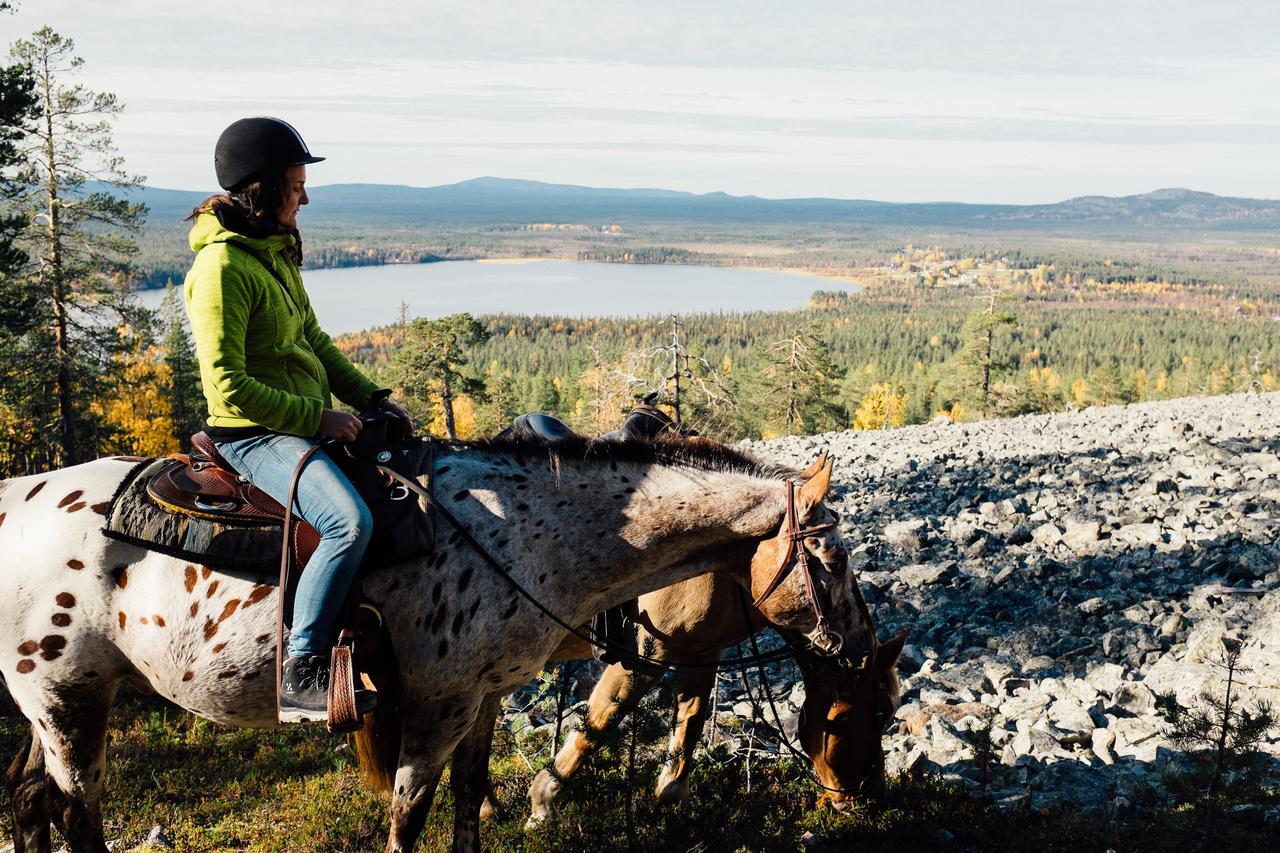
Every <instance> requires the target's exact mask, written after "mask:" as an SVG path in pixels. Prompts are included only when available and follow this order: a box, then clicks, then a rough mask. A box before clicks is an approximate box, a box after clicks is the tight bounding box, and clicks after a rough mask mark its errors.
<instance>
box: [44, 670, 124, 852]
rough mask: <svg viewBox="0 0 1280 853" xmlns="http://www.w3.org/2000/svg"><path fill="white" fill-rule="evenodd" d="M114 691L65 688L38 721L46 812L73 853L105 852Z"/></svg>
mask: <svg viewBox="0 0 1280 853" xmlns="http://www.w3.org/2000/svg"><path fill="white" fill-rule="evenodd" d="M115 691H116V685H115V684H110V685H105V684H93V685H77V687H76V688H74V689H71V688H64V689H61V690H58V691H56V692H54V693H53V694H52V695H51V697H50V698H51V699H53V701H52V702H51V703H50V704H49V705H48V706H47V707H46V708H45V709H44V710H43V712H42V713H40V714H39V715H38V717H37V721H38V722H40V723H43V726H41V727H40V729H39V730H38V733H39V734H40V740H41V741H42V742H43V744H44V763H45V767H46V768H47V773H48V781H47V785H46V795H47V797H48V804H49V809H50V812H51V814H52V817H53V820H54V823H55V824H56V825H57V827H58V829H59V831H61V833H62V835H63V838H64V839H66V842H67V846H68V847H69V848H71V849H72V850H75V851H77V853H80V851H92V853H105V851H106V850H107V844H106V839H105V838H104V837H103V834H102V800H101V797H102V788H103V785H104V783H105V781H106V770H107V760H106V755H107V715H108V714H109V712H110V710H111V702H112V700H113V699H114V698H115ZM24 706H25V703H24Z"/></svg>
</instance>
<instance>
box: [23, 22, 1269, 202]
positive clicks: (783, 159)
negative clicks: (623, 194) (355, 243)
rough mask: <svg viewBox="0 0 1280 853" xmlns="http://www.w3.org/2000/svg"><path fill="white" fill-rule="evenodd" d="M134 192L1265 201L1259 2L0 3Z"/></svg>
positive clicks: (1264, 56)
mask: <svg viewBox="0 0 1280 853" xmlns="http://www.w3.org/2000/svg"><path fill="white" fill-rule="evenodd" d="M45 24H48V25H50V26H52V27H53V28H54V29H55V30H57V31H58V32H60V33H61V34H62V35H64V36H68V37H70V38H72V39H74V40H75V42H76V47H77V52H78V53H79V55H80V56H82V57H83V58H84V60H85V64H84V66H83V68H82V69H81V76H80V81H79V82H82V83H84V84H85V85H86V86H88V87H90V88H92V89H96V90H104V91H110V92H114V93H116V94H117V95H119V96H120V98H121V100H122V101H123V102H124V103H125V105H126V109H125V111H124V113H123V114H122V115H121V116H120V118H119V119H118V121H117V123H116V136H115V138H116V143H117V145H118V147H119V149H120V152H121V154H122V155H123V156H124V157H125V159H126V161H127V164H128V167H129V168H130V169H131V170H132V171H133V172H136V173H140V174H143V175H145V176H146V177H147V182H148V183H149V184H151V185H152V186H160V187H172V188H179V189H195V190H212V189H215V188H216V187H215V182H214V180H213V165H212V152H213V144H214V141H215V140H216V139H217V136H218V133H219V132H220V131H221V130H222V128H223V127H225V126H226V125H227V124H229V123H231V122H232V121H234V120H236V119H238V118H241V117H243V116H247V115H275V116H279V117H281V118H285V119H287V120H288V121H290V122H291V123H292V124H293V125H294V126H295V127H297V128H298V130H299V131H300V132H301V133H302V135H303V136H304V137H305V138H306V140H307V142H308V144H309V146H310V147H311V149H312V151H313V152H314V153H316V154H318V155H323V156H326V157H328V158H329V159H328V160H327V161H326V162H324V163H320V164H317V165H315V166H312V167H311V170H310V174H309V180H310V183H312V184H315V185H322V184H331V183H353V182H366V183H396V184H410V185H415V186H432V185H437V184H446V183H453V182H455V181H461V180H466V179H468V178H474V177H479V176H483V175H495V176H500V177H508V178H526V179H532V180H540V181H549V182H554V183H573V184H582V185H588V186H608V187H662V188H667V189H677V190H688V191H692V192H712V191H723V192H728V193H732V194H735V195H761V196H767V197H775V198H776V197H807V196H826V197H836V198H869V199H879V200H885V201H937V200H951V201H966V202H1009V203H1043V202H1053V201H1060V200H1062V199H1066V198H1071V197H1075V196H1080V195H1092V194H1101V195H1127V194H1132V193H1142V192H1148V191H1150V190H1154V189H1157V188H1160V187H1172V186H1178V187H1189V188H1191V189H1198V190H1205V191H1208V192H1214V193H1219V194H1221V195H1236V196H1247V197H1261V198H1280V148H1278V143H1280V97H1277V93H1278V92H1280V3H1275V2H1271V0H1267V2H1233V1H1232V0H1207V1H1206V2H1179V1H1178V0H1162V2H1147V0H1103V2H1097V0H1070V1H1069V2H1060V1H1059V0H1026V2H1015V1H1014V0H960V2H957V0H941V2H934V0H897V2H866V0H837V2H817V0H814V2H807V0H790V2H783V0H769V1H768V2H761V0H734V2H720V0H680V1H679V2H667V1H666V0H647V2H645V3H639V2H631V3H620V2H608V0H597V2H579V0H557V2H537V0H530V2H519V3H517V2H512V0H506V2H490V0H465V2H433V0H426V1H425V2H407V1H406V0H336V1H335V0H309V2H294V0H256V2H241V0H212V2H202V3H187V2H173V0H111V2H101V0H19V4H18V11H17V13H16V14H13V15H4V16H0V38H2V39H3V43H4V44H5V45H8V44H9V43H11V42H12V40H13V39H14V38H17V37H22V36H24V35H27V34H29V33H30V32H32V31H33V30H35V29H36V28H38V27H40V26H42V25H45Z"/></svg>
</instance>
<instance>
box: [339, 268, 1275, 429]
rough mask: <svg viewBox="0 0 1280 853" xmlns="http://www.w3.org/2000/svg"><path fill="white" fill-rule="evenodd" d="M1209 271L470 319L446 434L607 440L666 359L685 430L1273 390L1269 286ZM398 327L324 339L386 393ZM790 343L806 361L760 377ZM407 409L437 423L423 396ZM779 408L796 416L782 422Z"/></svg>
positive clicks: (1009, 279) (956, 278) (908, 419)
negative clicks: (554, 433)
mask: <svg viewBox="0 0 1280 853" xmlns="http://www.w3.org/2000/svg"><path fill="white" fill-rule="evenodd" d="M1213 274H1214V271H1213V270H1211V269H1209V268H1207V267H1205V266H1204V265H1203V264H1202V265H1201V266H1200V267H1195V266H1186V267H1174V266H1169V265H1167V264H1163V265H1162V264H1159V263H1154V264H1152V263H1146V264H1144V263H1139V262H1136V261H1125V262H1111V261H1107V260H1103V259H1097V260H1093V261H1088V262H1081V261H1079V260H1078V259H1077V258H1074V257H1072V256H1067V255H1063V254H1050V253H1043V254H1042V253H1037V252H1035V251H1031V250H1028V251H1021V252H1013V253H1008V254H1002V255H999V256H996V255H994V253H988V256H985V257H984V256H978V257H973V256H963V257H962V256H960V254H959V253H949V252H945V251H938V250H920V249H913V250H907V251H900V252H897V253H895V254H893V255H891V256H889V257H887V258H886V259H885V261H884V262H883V263H882V265H880V266H877V267H865V268H863V269H861V270H860V271H859V280H860V281H862V282H864V284H865V286H866V291H865V292H864V293H862V294H857V295H849V294H846V293H844V292H841V291H835V290H828V291H817V292H815V293H814V295H813V298H812V300H811V304H810V306H809V307H808V308H807V309H806V310H803V311H795V312H773V313H766V312H755V313H724V314H709V315H698V316H692V317H682V318H680V320H679V325H678V326H674V325H673V324H672V321H671V320H670V319H667V318H662V317H653V318H649V319H638V320H637V319H627V320H614V319H571V318H557V317H526V316H504V315H499V316H493V317H485V318H482V319H481V322H482V324H483V327H484V329H485V331H486V332H487V336H486V337H485V338H484V339H483V340H480V341H479V342H478V343H476V344H475V345H474V346H473V347H471V349H470V352H469V355H470V359H469V363H468V364H467V366H466V368H465V370H464V371H463V372H464V373H465V374H466V375H469V376H471V377H473V378H474V379H476V380H479V381H481V382H482V383H483V384H484V385H485V386H486V388H487V391H488V393H486V394H484V395H483V398H482V399H479V400H473V399H470V398H468V397H466V396H465V395H463V396H462V397H460V398H459V399H458V400H456V401H455V405H456V408H457V409H458V410H459V412H460V413H461V414H460V416H459V423H460V424H461V426H460V427H459V428H460V431H461V433H462V434H470V433H475V432H484V431H487V430H492V429H495V428H497V427H499V426H500V425H501V424H502V423H504V422H505V420H506V419H507V418H509V417H510V416H511V415H512V414H513V413H516V412H519V411H530V410H538V411H551V412H555V413H557V414H559V415H560V416H561V417H564V418H565V419H567V420H569V421H570V422H571V423H573V424H574V425H575V426H578V427H579V428H581V429H584V430H587V431H596V430H598V429H599V428H606V427H607V426H608V425H610V424H611V423H612V422H614V421H615V420H616V418H617V415H618V413H619V412H620V411H621V410H622V409H623V408H625V407H626V406H628V405H630V404H631V402H633V401H634V399H636V398H637V397H639V396H641V395H643V394H645V393H648V392H652V391H662V392H663V393H664V397H663V399H664V400H666V401H667V402H668V403H670V402H674V401H673V400H671V393H672V391H673V390H674V381H673V380H672V379H671V376H672V373H673V369H674V367H675V365H676V364H677V360H678V363H679V367H680V369H681V371H682V374H683V376H684V385H683V387H682V397H683V400H682V402H683V404H684V407H685V408H684V412H683V414H685V416H686V419H688V420H689V421H690V423H691V424H692V425H693V426H695V427H696V428H700V429H704V430H707V431H709V432H711V433H713V434H716V435H720V436H722V437H725V438H739V437H743V436H756V437H758V436H762V435H763V436H773V435H779V434H783V433H785V432H800V433H803V432H813V431H818V430H823V429H837V428H845V427H849V426H854V427H858V428H878V427H885V426H899V425H903V424H910V423H920V422H923V421H927V420H929V419H931V418H933V417H935V416H937V415H939V414H945V415H946V416H948V417H950V418H952V419H956V420H968V419H972V418H976V417H981V416H984V415H985V416H1003V415H1013V414H1023V413H1027V412H1037V411H1058V410H1061V409H1063V408H1066V407H1068V406H1074V407H1082V406H1089V405H1098V404H1110V403H1123V402H1136V401H1141V400H1150V399H1165V398H1169V397H1175V396H1185V395H1189V394H1218V393H1228V392H1231V391H1238V390H1249V389H1254V390H1270V389H1272V388H1274V387H1275V386H1276V380H1277V376H1280V341H1278V340H1277V336H1276V334H1275V329H1276V324H1275V319H1274V316H1275V315H1276V314H1277V313H1278V312H1280V308H1277V305H1276V300H1275V296H1274V295H1272V294H1273V291H1272V289H1271V283H1270V282H1269V281H1266V280H1265V279H1259V278H1258V277H1257V276H1254V275H1250V274H1245V275H1236V276H1231V277H1230V281H1213V280H1210V279H1208V278H1205V277H1204V276H1207V275H1213ZM404 332H405V329H404V327H403V326H391V327H386V328H381V329H373V330H369V331H366V332H363V333H357V334H352V335H346V336H343V337H342V338H341V339H340V344H341V345H342V346H343V347H344V348H345V349H346V351H347V352H348V353H349V354H350V355H351V357H352V358H353V359H355V360H356V361H358V362H360V363H362V364H364V365H365V366H367V367H368V368H369V369H370V370H371V371H372V372H374V373H375V374H377V375H378V376H379V377H380V378H381V379H382V380H384V381H386V382H388V383H389V384H392V385H394V384H396V383H397V379H398V377H399V375H400V374H398V373H397V371H396V368H395V365H394V353H395V351H396V349H397V348H398V347H399V346H400V345H401V344H402V342H403V340H404ZM673 333H674V334H675V335H676V338H674V339H673ZM673 340H674V341H675V342H676V343H673ZM797 341H798V342H801V343H802V344H803V346H804V347H806V348H808V349H809V350H810V351H811V354H812V358H811V359H810V360H809V361H806V362H805V363H804V364H802V365H799V366H796V365H792V366H793V367H795V369H794V370H790V369H789V370H783V371H782V373H780V374H779V373H777V370H778V368H779V367H786V363H787V361H788V359H789V358H792V357H793V356H794V352H793V350H794V347H790V348H789V347H788V346H787V344H788V342H793V343H794V342H797ZM685 356H687V358H685ZM794 376H801V377H803V379H804V381H803V382H801V383H792V381H791V380H792V378H793V377H794ZM984 386H985V387H984ZM788 388H789V389H790V390H788ZM404 390H405V391H408V392H409V393H410V396H413V395H414V392H413V389H412V388H406V389H404ZM419 404H420V405H421V406H422V407H423V408H424V414H427V412H426V410H427V409H429V410H430V411H431V412H432V413H434V412H435V409H434V408H432V407H434V406H435V404H434V403H433V402H432V401H431V400H430V399H429V398H422V399H420V400H419ZM788 407H791V408H795V409H796V410H797V411H798V413H799V416H798V418H792V420H791V422H787V419H786V417H785V411H786V410H787V409H788ZM428 417H436V418H438V415H434V414H428Z"/></svg>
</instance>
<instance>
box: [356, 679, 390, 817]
mask: <svg viewBox="0 0 1280 853" xmlns="http://www.w3.org/2000/svg"><path fill="white" fill-rule="evenodd" d="M389 692H390V691H382V690H380V691H378V707H377V708H375V709H374V710H373V712H372V713H370V714H366V715H365V718H364V726H363V727H362V728H360V729H359V730H358V731H357V732H356V733H355V734H354V735H353V737H354V739H355V745H356V760H357V761H359V762H360V770H361V771H362V772H363V773H364V778H365V781H367V782H368V783H369V786H370V787H371V788H373V789H374V790H375V791H378V792H379V793H383V794H390V793H391V789H392V788H393V787H394V785H395V779H396V768H398V767H399V766H400V714H399V709H398V708H397V707H396V703H395V702H394V701H391V697H390V696H388V695H386V694H387V693H389Z"/></svg>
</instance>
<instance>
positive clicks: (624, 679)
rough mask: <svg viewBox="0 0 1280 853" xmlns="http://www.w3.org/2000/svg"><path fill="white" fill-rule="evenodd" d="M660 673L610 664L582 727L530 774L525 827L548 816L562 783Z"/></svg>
mask: <svg viewBox="0 0 1280 853" xmlns="http://www.w3.org/2000/svg"><path fill="white" fill-rule="evenodd" d="M661 675H662V673H661V672H656V671H653V670H649V669H645V670H636V671H634V672H632V671H631V670H628V669H626V668H625V667H624V666H623V665H622V664H620V663H615V664H611V665H610V666H609V668H608V669H606V670H605V671H604V675H602V676H600V681H599V682H598V683H597V684H596V688H595V690H592V691H591V704H590V708H589V710H588V711H587V719H586V720H585V721H584V722H583V724H582V728H581V729H579V730H578V732H577V733H576V734H574V736H573V737H571V738H569V739H568V740H566V741H565V745H564V746H563V747H562V748H561V750H560V752H559V754H557V755H556V760H555V761H554V762H553V763H552V765H551V768H549V769H545V770H542V771H540V772H539V773H538V775H537V776H535V777H533V784H531V785H530V786H529V803H530V806H531V811H530V815H529V820H528V821H526V822H525V829H535V828H536V827H537V826H538V825H539V824H541V823H542V822H543V821H545V820H547V819H548V818H550V817H551V805H552V803H553V802H554V800H555V798H556V797H557V796H559V794H560V791H561V789H562V788H563V786H564V783H565V782H567V781H568V780H569V777H571V776H572V775H573V774H574V773H576V772H577V771H578V768H579V767H581V766H582V762H583V761H585V760H586V759H587V758H588V757H589V756H590V755H591V754H592V753H593V752H595V751H596V750H597V749H599V748H600V745H601V744H602V743H603V740H604V736H605V735H606V734H607V733H608V732H609V730H610V729H612V728H613V727H615V726H616V725H617V724H618V723H619V722H620V721H621V720H622V719H623V718H624V717H626V716H627V714H630V713H631V712H632V711H633V710H635V707H636V705H638V704H640V700H641V699H643V698H644V695H645V694H646V693H648V692H649V688H650V687H652V686H653V685H654V682H656V681H657V680H658V678H659V677H660V676H661Z"/></svg>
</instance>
